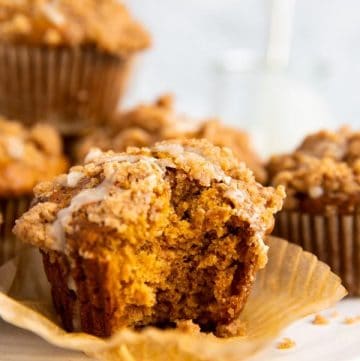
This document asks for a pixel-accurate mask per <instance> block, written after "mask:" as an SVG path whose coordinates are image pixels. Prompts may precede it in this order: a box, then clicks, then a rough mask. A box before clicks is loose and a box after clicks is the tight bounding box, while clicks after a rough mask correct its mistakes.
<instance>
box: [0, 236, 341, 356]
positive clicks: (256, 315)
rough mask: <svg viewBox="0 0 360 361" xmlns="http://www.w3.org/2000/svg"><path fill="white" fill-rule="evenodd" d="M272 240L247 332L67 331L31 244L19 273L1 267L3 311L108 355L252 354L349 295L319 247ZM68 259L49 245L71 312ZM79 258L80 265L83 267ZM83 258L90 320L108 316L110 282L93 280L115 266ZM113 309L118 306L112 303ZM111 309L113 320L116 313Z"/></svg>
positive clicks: (60, 339) (63, 342)
mask: <svg viewBox="0 0 360 361" xmlns="http://www.w3.org/2000/svg"><path fill="white" fill-rule="evenodd" d="M267 244H268V245H269V247H270V250H269V262H268V264H267V266H266V268H265V269H263V270H261V271H260V272H259V273H258V275H257V279H256V282H255V285H254V288H253V291H252V293H251V295H250V298H249V300H248V302H247V304H246V306H245V308H244V310H243V312H242V313H241V315H240V319H239V320H238V321H240V322H241V324H243V325H244V331H245V332H244V335H243V336H241V337H230V338H218V337H215V336H214V335H212V334H207V333H196V332H195V333H193V332H186V331H183V330H181V329H158V328H154V327H148V328H146V329H144V330H142V331H141V332H140V331H136V330H133V329H130V328H123V329H121V330H118V331H117V332H116V333H115V334H114V335H113V336H112V337H111V338H109V339H102V338H98V337H95V336H92V335H89V334H85V333H68V332H66V331H64V329H63V328H62V327H61V326H60V323H59V320H58V318H57V315H56V312H55V311H54V309H53V306H52V301H51V296H50V291H49V284H48V283H47V282H44V277H45V275H41V269H40V267H39V264H40V262H39V261H38V258H37V257H38V256H39V253H38V251H37V250H34V249H27V250H25V252H23V253H22V254H21V255H20V257H19V262H18V263H19V266H18V269H17V272H16V276H15V277H14V275H13V274H11V273H13V272H11V268H15V265H14V263H12V262H8V263H7V264H6V265H4V266H3V267H0V316H1V317H2V318H3V319H4V320H6V321H7V322H10V323H11V324H13V325H15V326H18V327H21V328H24V329H27V330H30V331H32V332H34V333H35V334H37V335H39V336H41V337H43V338H44V339H45V340H47V341H48V342H50V343H52V344H54V345H56V346H59V347H63V348H68V349H72V350H80V351H83V352H85V353H86V354H88V355H89V356H91V357H93V358H95V359H96V360H101V361H129V360H133V361H143V360H152V361H168V360H174V361H184V360H188V361H238V360H239V358H240V359H241V360H245V359H247V358H248V357H249V356H251V355H253V354H254V353H255V352H258V351H260V350H261V349H263V348H264V347H266V346H268V345H269V344H270V343H271V342H272V341H273V340H274V338H275V337H277V336H278V335H279V332H280V331H281V330H283V329H284V328H285V327H287V326H288V325H289V324H291V323H292V322H294V321H295V320H297V319H300V318H302V317H304V316H306V315H308V314H310V313H313V312H319V311H321V310H323V309H325V308H327V307H330V306H332V305H333V304H334V303H335V302H337V301H339V300H340V299H341V298H343V297H344V296H345V295H346V291H345V289H344V288H343V287H342V286H341V281H340V279H339V277H337V276H336V275H334V274H333V273H332V272H331V271H330V269H329V267H328V266H327V265H325V264H324V263H322V262H320V261H318V260H317V258H316V257H315V256H314V255H312V254H310V253H308V252H304V251H303V250H302V249H301V248H300V247H299V246H296V245H294V244H291V243H289V242H287V241H285V240H281V239H278V238H275V237H270V238H269V239H268V240H267ZM31 252H32V253H33V254H31ZM46 257H48V259H46ZM63 261H64V260H63V259H62V257H61V256H60V254H56V253H54V252H52V251H50V252H47V253H46V256H45V263H46V262H50V265H49V266H50V269H48V276H49V275H51V277H50V278H51V280H52V281H55V280H56V284H55V286H56V287H58V289H59V291H56V293H55V295H56V296H57V297H59V298H60V297H61V299H59V304H61V303H62V304H63V305H66V306H65V308H64V309H63V310H62V312H63V313H65V312H66V311H69V310H70V312H72V311H71V310H72V307H74V306H71V304H73V305H74V302H73V299H72V298H71V297H68V296H69V293H68V292H69V291H71V289H70V288H72V287H70V288H69V287H68V286H69V285H67V282H68V281H65V279H66V277H67V275H68V269H69V268H68V264H67V263H66V262H65V263H64V262H63ZM87 261H89V263H87ZM77 262H78V261H77ZM77 262H76V264H75V268H79V264H78V263H77ZM57 263H59V264H57ZM83 265H84V268H85V269H84V270H80V269H79V274H78V275H76V274H74V276H75V278H77V281H76V288H77V289H78V290H79V289H80V283H83V284H84V290H80V291H78V290H76V291H74V294H75V292H76V293H79V294H82V295H83V296H81V297H84V298H83V300H85V297H87V300H88V303H89V304H90V305H91V306H90V308H89V309H88V310H86V312H88V313H89V315H90V314H91V316H89V319H91V322H101V319H102V317H103V316H101V314H100V316H99V315H98V314H97V310H99V309H104V298H106V297H107V293H106V292H105V290H104V287H102V288H101V289H100V290H97V289H96V288H93V287H92V286H91V283H92V282H94V283H95V281H93V279H94V278H96V279H98V281H97V282H96V283H98V284H99V285H101V284H104V280H105V279H106V278H107V277H111V275H112V274H113V272H112V270H111V269H109V268H106V267H105V265H104V264H103V265H98V267H99V268H94V267H95V266H94V263H93V261H92V260H85V259H84V264H83ZM72 266H74V265H72ZM24 270H25V271H24ZM42 272H43V273H44V271H43V269H42ZM82 272H85V273H86V275H85V276H86V277H89V281H88V280H87V279H86V278H81V277H83V276H84V274H83V273H82ZM100 273H102V274H100ZM86 290H88V292H89V293H87V291H86ZM90 292H91V293H90ZM110 292H111V290H110ZM105 302H109V301H108V300H106V301H105ZM84 304H85V302H84ZM108 304H109V303H108ZM57 307H59V306H57ZM108 310H109V312H111V308H108ZM81 316H82V315H81ZM106 317H107V319H109V320H111V316H110V317H109V316H106ZM98 320H100V321H98Z"/></svg>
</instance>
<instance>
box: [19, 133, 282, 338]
mask: <svg viewBox="0 0 360 361" xmlns="http://www.w3.org/2000/svg"><path fill="white" fill-rule="evenodd" d="M35 195H36V198H35V201H34V204H33V207H32V208H31V209H30V210H29V211H28V212H27V213H26V214H25V215H23V217H22V218H21V219H20V220H19V221H18V222H17V225H16V227H15V233H16V234H17V235H18V236H19V237H20V238H21V239H22V240H24V241H25V242H29V243H31V244H33V245H35V246H38V247H40V248H41V249H42V251H43V254H44V262H45V263H44V264H45V269H46V272H47V275H48V278H49V281H50V283H51V285H52V293H53V299H54V303H55V306H56V309H57V311H58V313H59V314H60V316H61V318H62V321H63V324H64V326H65V328H66V329H67V330H70V331H72V330H74V329H77V330H79V329H81V330H83V331H86V332H88V333H92V334H95V335H98V336H109V335H110V334H112V333H113V332H114V331H116V330H117V329H119V328H122V327H138V326H146V325H160V326H170V325H171V323H173V322H176V321H180V320H191V321H193V322H195V323H196V324H199V325H200V326H201V327H202V328H203V330H206V331H213V332H216V333H217V334H218V335H220V336H221V335H224V334H225V335H229V332H230V330H231V328H232V327H231V326H229V327H227V326H228V325H229V324H231V323H232V321H234V320H235V319H236V318H237V316H238V315H239V313H240V311H241V310H242V308H243V306H244V304H245V301H246V299H247V297H248V295H249V292H250V289H251V285H252V284H253V282H254V279H255V273H256V272H257V270H258V269H259V268H262V267H263V266H264V265H265V264H266V261H267V247H266V246H265V244H264V237H265V236H266V234H267V233H269V232H270V231H271V229H272V227H273V221H274V219H273V214H274V213H275V212H276V211H278V210H279V208H280V207H281V204H282V198H283V197H284V192H283V190H282V187H279V188H278V189H277V190H275V189H273V188H270V187H269V188H266V187H263V186H262V185H260V184H259V183H257V182H256V181H255V179H254V177H253V174H252V172H251V171H250V170H249V169H247V168H246V167H245V166H244V164H241V163H239V162H238V161H237V160H236V159H235V157H234V156H233V155H232V153H231V152H230V151H229V150H228V149H226V148H218V147H214V146H213V145H211V143H209V142H207V141H205V140H201V141H199V140H191V141H189V140H184V141H168V142H162V143H157V144H155V145H154V146H153V147H152V148H150V149H149V148H142V149H140V148H129V149H128V151H127V152H126V153H113V152H108V153H102V152H100V151H97V152H91V153H90V154H89V156H88V157H87V161H86V163H85V165H83V166H77V167H73V168H72V169H71V171H70V173H69V174H68V175H63V176H61V177H58V178H57V179H55V180H54V181H53V182H47V183H42V184H40V185H38V186H37V188H36V190H35ZM233 326H234V327H233V328H235V325H233Z"/></svg>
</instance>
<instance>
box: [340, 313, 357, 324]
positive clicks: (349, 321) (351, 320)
mask: <svg viewBox="0 0 360 361" xmlns="http://www.w3.org/2000/svg"><path fill="white" fill-rule="evenodd" d="M355 323H360V315H359V316H354V317H346V318H345V319H344V324H346V325H353V324H355Z"/></svg>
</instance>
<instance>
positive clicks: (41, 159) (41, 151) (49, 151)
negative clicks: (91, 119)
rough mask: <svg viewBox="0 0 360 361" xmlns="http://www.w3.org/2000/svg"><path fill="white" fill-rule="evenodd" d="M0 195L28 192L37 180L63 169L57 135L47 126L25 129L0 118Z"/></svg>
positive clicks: (59, 139)
mask: <svg viewBox="0 0 360 361" xmlns="http://www.w3.org/2000/svg"><path fill="white" fill-rule="evenodd" d="M0 169H1V174H2V177H1V179H0V196H2V197H8V196H17V195H22V194H29V193H31V192H32V189H33V187H34V186H35V185H36V184H37V183H38V182H40V181H44V180H47V179H51V178H53V177H54V176H56V175H58V174H60V173H62V172H64V171H65V170H66V169H67V161H66V160H65V158H64V157H63V154H62V142H61V138H60V136H59V134H58V133H57V132H56V130H55V129H53V128H52V127H51V126H48V125H43V124H38V125H35V126H34V127H32V128H25V127H23V126H22V125H21V124H20V123H17V122H12V121H8V120H6V119H4V118H0Z"/></svg>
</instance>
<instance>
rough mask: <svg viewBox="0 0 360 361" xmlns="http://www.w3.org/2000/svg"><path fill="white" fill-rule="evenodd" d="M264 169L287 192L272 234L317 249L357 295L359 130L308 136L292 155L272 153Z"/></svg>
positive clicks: (359, 266) (359, 265) (359, 269)
mask: <svg viewBox="0 0 360 361" xmlns="http://www.w3.org/2000/svg"><path fill="white" fill-rule="evenodd" d="M268 171H269V175H270V180H271V184H273V185H279V184H282V185H284V186H285V188H286V193H287V198H286V201H285V205H284V209H283V211H282V212H281V213H280V214H279V215H278V217H277V222H276V227H275V231H274V234H275V235H279V236H282V237H284V238H287V239H289V240H291V241H293V242H295V243H299V244H300V245H301V246H303V247H304V248H305V249H306V250H308V251H311V252H313V253H315V254H317V255H318V256H319V258H320V259H321V260H323V261H325V262H326V263H328V264H329V265H330V266H331V267H332V269H333V270H334V272H336V273H337V274H339V275H340V276H341V277H342V279H343V282H344V284H345V286H346V287H347V288H348V290H349V292H350V293H351V294H353V295H360V238H359V236H358V235H359V232H360V213H359V205H360V132H352V131H350V130H349V129H345V128H344V129H341V130H339V131H338V132H330V131H320V132H318V133H316V134H313V135H310V136H308V137H306V138H305V140H304V141H303V143H302V144H301V145H300V146H299V147H298V148H297V149H296V150H295V151H294V152H293V153H292V154H286V155H280V156H275V157H273V158H272V159H271V160H270V162H269V165H268Z"/></svg>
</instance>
